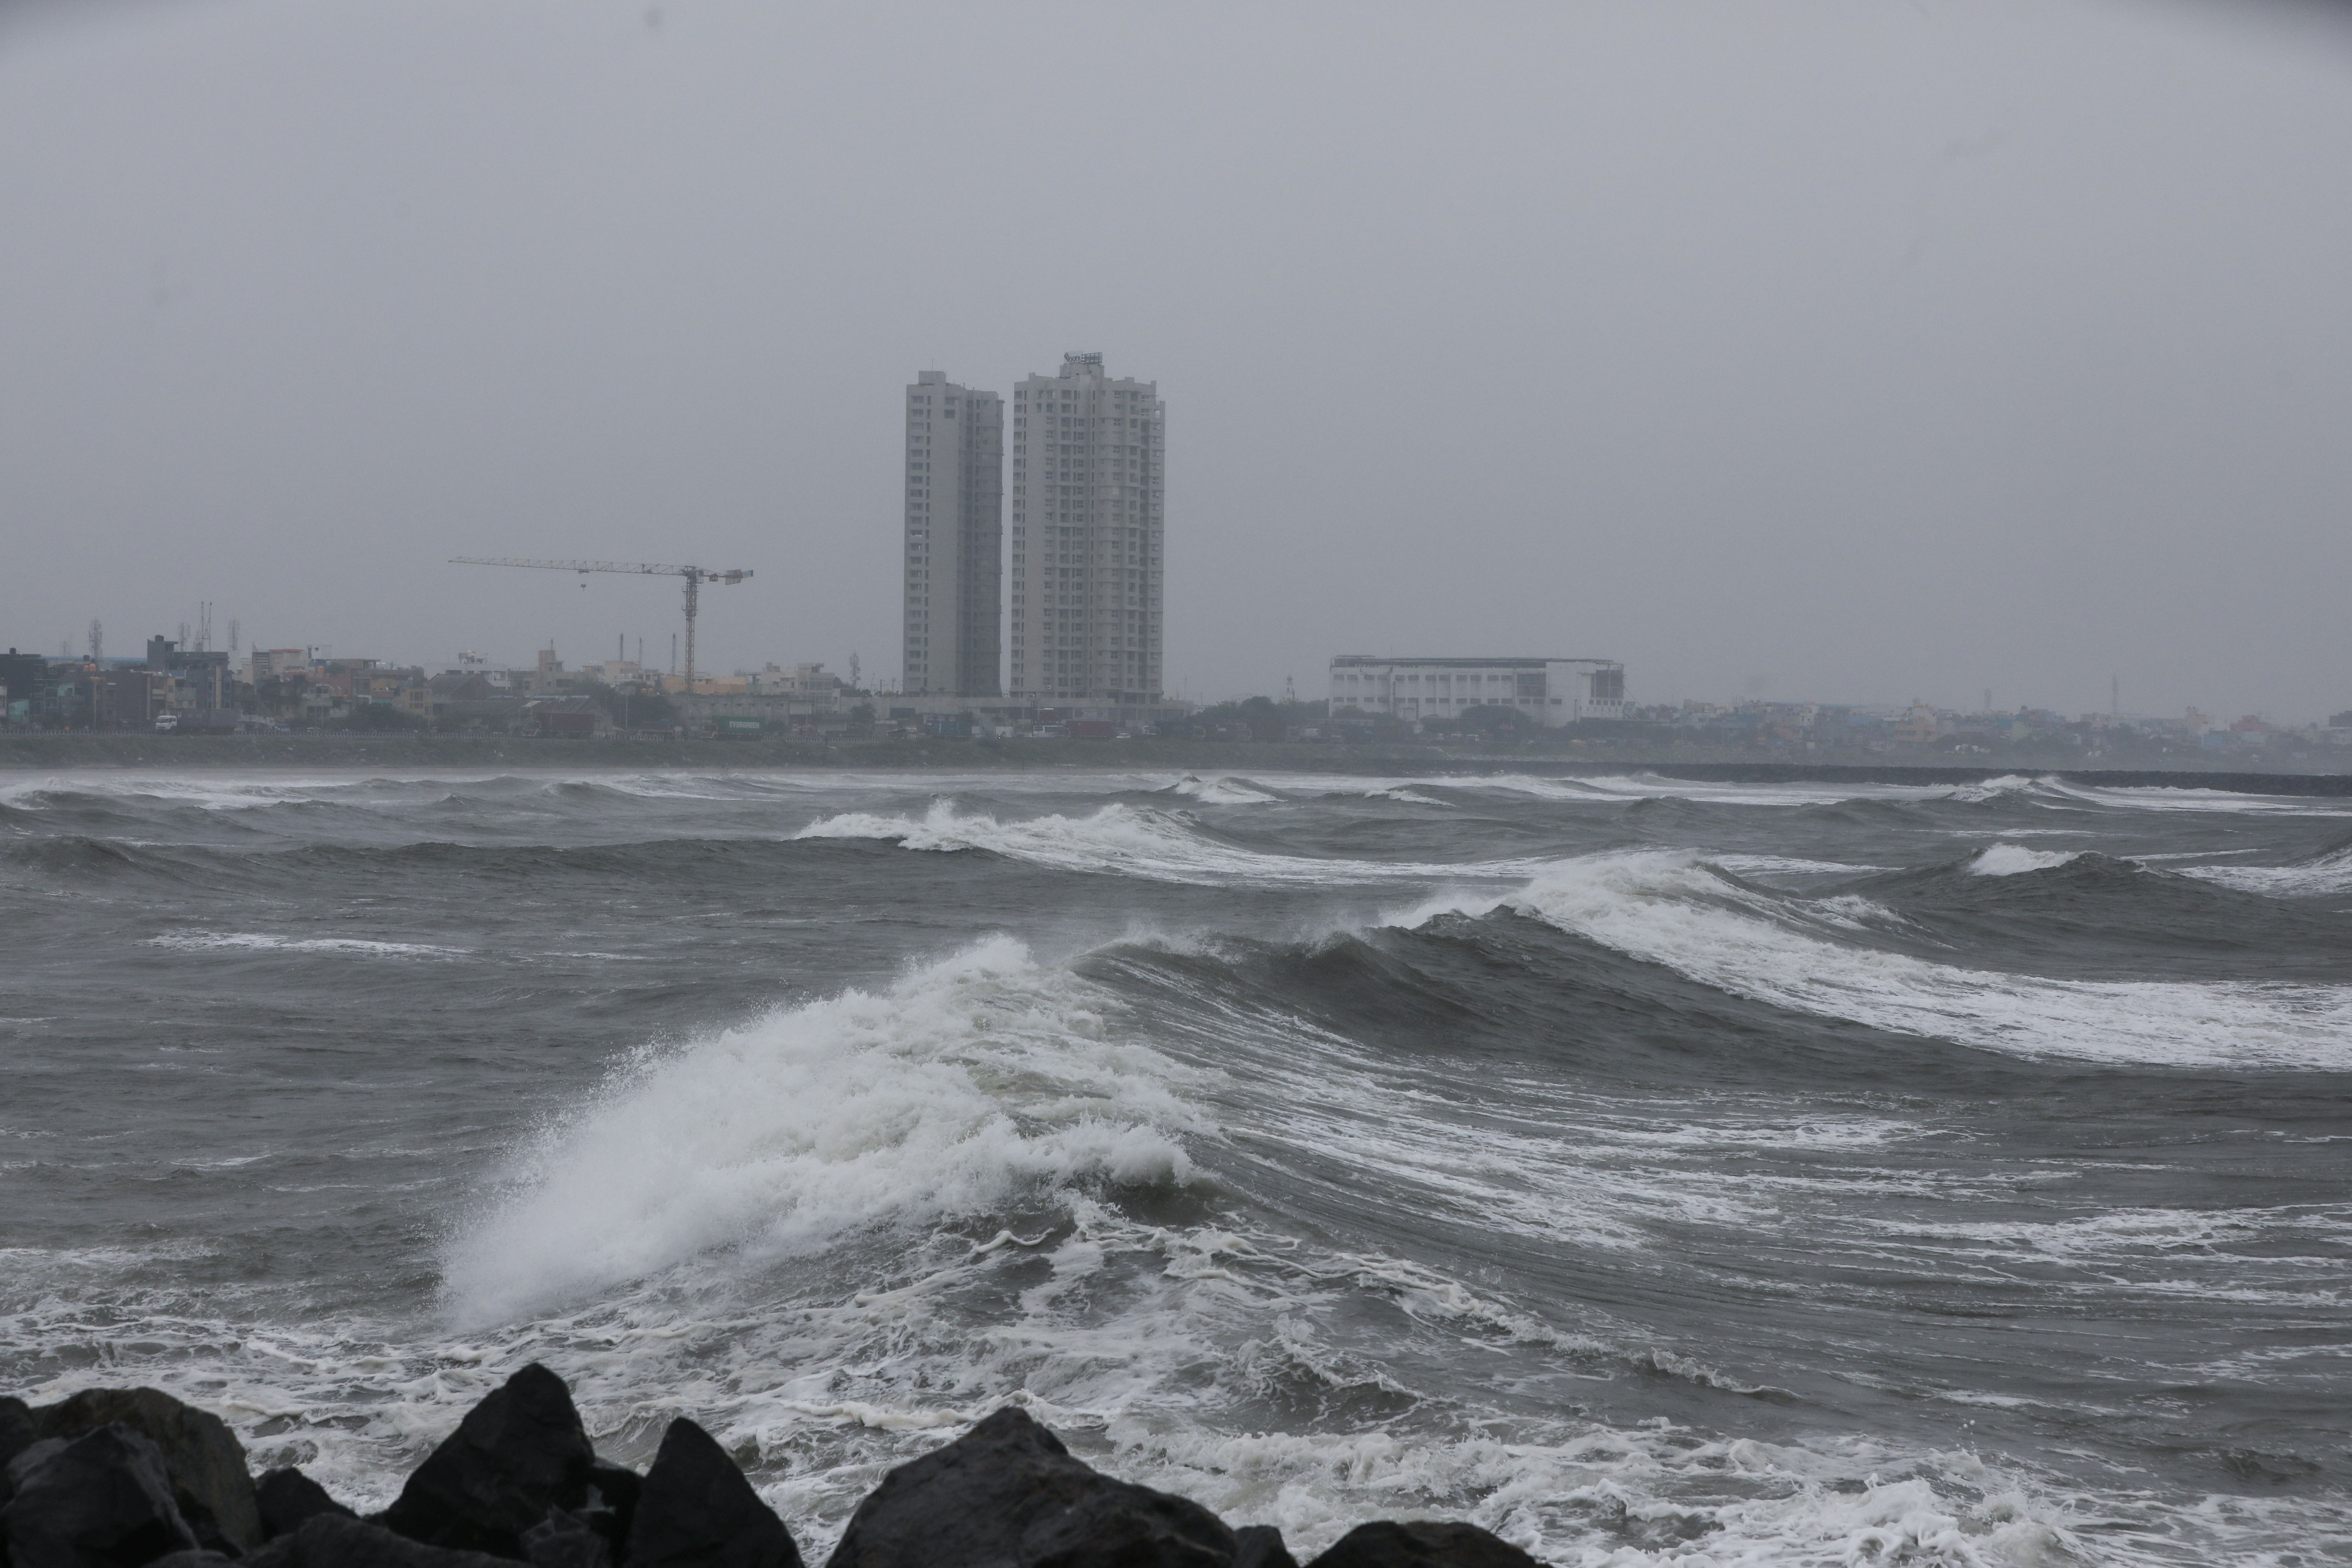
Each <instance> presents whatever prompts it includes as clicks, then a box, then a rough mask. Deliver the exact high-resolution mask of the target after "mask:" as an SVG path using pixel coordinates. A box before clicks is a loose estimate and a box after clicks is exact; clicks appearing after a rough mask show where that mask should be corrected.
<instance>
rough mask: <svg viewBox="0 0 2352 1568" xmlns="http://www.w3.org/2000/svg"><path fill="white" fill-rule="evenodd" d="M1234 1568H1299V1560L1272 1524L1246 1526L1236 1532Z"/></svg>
mask: <svg viewBox="0 0 2352 1568" xmlns="http://www.w3.org/2000/svg"><path fill="white" fill-rule="evenodd" d="M1233 1568H1298V1559H1297V1558H1296V1557H1293V1556H1292V1555H1291V1554H1290V1548H1289V1547H1287V1546H1285V1545H1284V1544H1283V1543H1282V1531H1278V1530H1276V1529H1275V1527H1274V1526H1272V1525H1270V1524H1245V1525H1244V1526H1242V1527H1241V1528H1240V1529H1239V1530H1237V1531H1234V1562H1233Z"/></svg>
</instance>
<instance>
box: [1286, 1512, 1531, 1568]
mask: <svg viewBox="0 0 2352 1568" xmlns="http://www.w3.org/2000/svg"><path fill="white" fill-rule="evenodd" d="M1307 1568H1538V1563H1536V1560H1535V1559H1534V1558H1532V1557H1530V1556H1528V1554H1527V1553H1526V1552H1522V1551H1520V1550H1519V1549H1518V1548H1517V1547H1516V1546H1514V1545H1512V1544H1511V1543H1510V1542H1507V1541H1505V1540H1504V1539H1503V1538H1502V1537H1501V1536H1498V1535H1490V1534H1488V1533H1487V1532H1486V1531H1483V1530H1481V1529H1479V1528H1478V1527H1477V1526H1476V1525H1475V1524H1454V1523H1440V1522H1438V1521H1435V1520H1415V1521H1412V1522H1411V1523H1409V1524H1399V1523H1397V1522H1396V1521H1393V1520H1385V1519H1384V1520H1381V1521H1380V1522H1379V1523H1377V1524H1360V1525H1358V1526H1356V1528H1355V1529H1353V1530H1351V1531H1348V1533H1347V1534H1345V1535H1343V1536H1341V1537H1339V1540H1338V1541H1337V1542H1334V1543H1333V1544H1332V1547H1331V1550H1329V1551H1328V1552H1325V1553H1323V1555H1322V1556H1320V1557H1318V1558H1317V1559H1315V1561H1314V1562H1312V1563H1308V1564H1307Z"/></svg>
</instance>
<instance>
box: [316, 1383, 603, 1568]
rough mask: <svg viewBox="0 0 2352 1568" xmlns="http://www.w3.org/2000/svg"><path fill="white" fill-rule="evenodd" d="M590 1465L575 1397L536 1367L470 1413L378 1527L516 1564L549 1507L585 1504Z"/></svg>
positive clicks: (591, 1459) (591, 1457) (420, 1469)
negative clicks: (525, 1541)
mask: <svg viewBox="0 0 2352 1568" xmlns="http://www.w3.org/2000/svg"><path fill="white" fill-rule="evenodd" d="M594 1464H595V1455H594V1453H593V1451H592V1450H591V1449H590V1447H589V1446H588V1433H587V1430H586V1428H584V1427H583V1426H581V1425H580V1413H579V1412H578V1411H576V1410H574V1409H573V1408H572V1394H571V1391H570V1390H568V1389H566V1388H565V1387H564V1386H563V1380H562V1378H560V1377H558V1376H556V1375H555V1374H554V1373H551V1372H550V1371H548V1370H547V1369H546V1368H545V1367H543V1366H541V1365H540V1364H539V1363H537V1362H533V1363H531V1364H530V1365H529V1366H527V1367H525V1368H523V1369H522V1370H521V1371H520V1372H519V1373H515V1374H514V1375H513V1376H512V1377H510V1378H509V1379H507V1381H506V1383H505V1384H503V1385H502V1386H501V1387H499V1389H497V1390H496V1391H495V1392H493V1393H492V1394H490V1395H489V1397H488V1398H486V1399H484V1400H483V1401H482V1402H481V1403H480V1404H479V1405H475V1406H474V1408H473V1409H471V1410H469V1411H467V1413H466V1418H465V1419H464V1420H463V1421H461V1422H459V1423H458V1424H457V1431H456V1432H454V1433H452V1434H451V1435H450V1436H449V1437H448V1438H447V1440H446V1441H445V1442H444V1443H442V1445H441V1446H440V1447H437V1448H436V1449H434V1450H433V1452H432V1453H431V1454H430V1455H428V1456H427V1457H426V1458H425V1463H423V1464H422V1465H419V1466H418V1467H417V1468H416V1473H415V1475H412V1476H410V1477H409V1478H408V1485H407V1486H405V1487H404V1488H403V1489H401V1493H400V1497H399V1499H398V1500H396V1501H394V1503H393V1505H392V1507H390V1508H389V1509H387V1510H384V1512H383V1525H384V1527H385V1528H386V1529H388V1530H392V1531H397V1532H398V1533H400V1534H402V1535H404V1536H407V1537H408V1538H409V1539H410V1540H412V1541H421V1542H425V1543H426V1544H427V1545H431V1546H447V1547H454V1548H458V1549H461V1550H465V1551H471V1552H490V1553H492V1554H494V1555H496V1556H499V1557H511V1558H520V1557H521V1556H522V1554H523V1552H522V1535H523V1531H527V1530H529V1529H530V1527H531V1526H532V1525H534V1524H537V1523H538V1522H539V1521H541V1520H542V1519H544V1518H546V1517H547V1510H549V1509H551V1508H562V1509H571V1510H577V1509H579V1508H580V1507H581V1506H582V1505H583V1504H584V1503H585V1502H586V1501H587V1497H588V1485H589V1479H590V1471H591V1469H592V1468H593V1465H594ZM303 1528H304V1529H305V1530H306V1531H307V1530H308V1529H310V1525H308V1524H306V1525H304V1526H303Z"/></svg>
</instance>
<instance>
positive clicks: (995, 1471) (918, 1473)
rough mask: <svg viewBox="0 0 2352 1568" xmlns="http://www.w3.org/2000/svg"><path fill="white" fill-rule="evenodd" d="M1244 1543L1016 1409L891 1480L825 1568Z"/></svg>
mask: <svg viewBox="0 0 2352 1568" xmlns="http://www.w3.org/2000/svg"><path fill="white" fill-rule="evenodd" d="M1238 1544H1239V1543H1238V1542H1236V1541H1235V1539H1234V1532H1233V1531H1231V1530H1229V1529H1227V1528H1226V1527H1225V1524H1224V1522H1223V1521H1222V1520H1220V1519H1218V1518H1217V1516H1216V1515H1214V1514H1213V1513H1211V1512H1210V1511H1209V1510H1207V1509H1204V1508H1202V1506H1201V1505H1200V1504H1198V1503H1195V1502H1191V1501H1188V1500H1185V1499H1183V1498H1180V1497H1171V1496H1169V1495H1168V1494H1167V1493H1165V1492H1156V1491H1153V1490H1152V1489H1150V1488H1149V1487H1139V1486H1136V1485H1133V1484H1132V1483H1130V1482H1127V1481H1117V1480H1113V1479H1110V1478H1109V1477H1108V1476H1105V1475H1102V1474H1099V1473H1097V1471H1096V1470H1095V1469H1094V1468H1092V1467H1090V1466H1088V1465H1087V1464H1086V1463H1085V1462H1084V1461H1082V1460H1079V1459H1076V1458H1071V1456H1070V1451H1069V1450H1068V1449H1067V1448H1065V1447H1063V1446H1062V1442H1061V1439H1060V1438H1058V1437H1056V1436H1054V1434H1053V1433H1051V1432H1049V1431H1047V1430H1046V1429H1045V1427H1043V1426H1039V1425H1038V1424H1037V1423H1036V1422H1034V1421H1033V1420H1031V1419H1030V1418H1029V1416H1028V1415H1027V1414H1026V1413H1024V1412H1023V1411H1021V1410H1018V1409H1014V1408H1013V1407H1011V1406H1007V1407H1006V1408H1005V1409H1003V1410H1000V1411H998V1412H997V1413H996V1414H995V1415H991V1416H990V1417H988V1419H986V1420H985V1421H982V1422H981V1423H980V1424H979V1425H978V1426H974V1427H972V1429H971V1431H969V1432H967V1433H965V1434H964V1435H963V1436H961V1437H959V1438H957V1439H956V1440H955V1441H954V1442H952V1443H950V1444H948V1445H947V1446H946V1447H941V1448H937V1449H934V1450H933V1451H931V1452H930V1453H929V1454H926V1455H924V1456H923V1457H922V1458H919V1459H916V1460H912V1461H910V1462H909V1463H907V1464H904V1465H901V1466H899V1467H898V1468H897V1469H895V1470H892V1471H891V1472H890V1473H889V1474H888V1475H887V1476H885V1477H883V1478H882V1484H881V1485H880V1486H878V1487H877V1488H875V1489H874V1491H873V1493H872V1495H870V1496H868V1497H867V1498H866V1500H865V1501H864V1502H862V1503H860V1504H858V1506H857V1511H856V1513H855V1514H853V1515H852V1516H851V1517H850V1521H849V1528H848V1529H847V1530H846V1531H844V1532H843V1533H842V1537H841V1544H840V1545H839V1546H837V1547H835V1549H834V1553H833V1556H832V1558H831V1559H830V1560H829V1562H828V1563H827V1565H826V1568H932V1565H934V1564H946V1563H971V1564H982V1563H985V1564H987V1565H988V1568H1229V1565H1230V1564H1231V1563H1232V1562H1233V1559H1234V1549H1235V1547H1236V1546H1237V1545H1238ZM632 1568H635V1565H634V1564H632Z"/></svg>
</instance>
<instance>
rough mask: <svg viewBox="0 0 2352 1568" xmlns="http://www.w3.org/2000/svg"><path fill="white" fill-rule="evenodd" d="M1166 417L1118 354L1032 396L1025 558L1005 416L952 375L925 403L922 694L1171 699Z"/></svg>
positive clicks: (1069, 364)
mask: <svg viewBox="0 0 2352 1568" xmlns="http://www.w3.org/2000/svg"><path fill="white" fill-rule="evenodd" d="M1166 418H1167V411H1166V409H1165V408H1164V407H1163V406H1162V405H1161V404H1160V394H1159V388H1158V386H1157V385H1156V384H1153V383H1151V382H1145V381H1134V380H1128V379H1122V380H1117V381H1114V380H1112V379H1111V378H1110V377H1108V375H1106V374H1104V373H1103V363H1102V355H1100V354H1065V355H1063V356H1062V370H1061V374H1059V375H1051V376H1047V375H1033V376H1031V377H1029V378H1028V379H1027V380H1026V381H1024V382H1022V383H1021V384H1020V385H1019V386H1017V387H1016V388H1014V389H1013V519H1012V524H1011V527H1012V536H1011V538H1010V540H1009V543H1010V545H1011V553H1012V565H1011V577H1012V587H1011V591H1010V593H1009V595H1008V594H1004V593H1003V592H1002V591H1001V584H1002V579H1003V574H1004V565H1003V554H1004V549H1003V546H1004V545H1005V544H1006V543H1007V542H1008V541H1007V540H1006V539H1005V538H1004V527H1005V524H1004V522H1003V462H1004V410H1003V402H1002V400H1001V399H999V398H998V397H997V395H995V394H994V393H989V392H973V391H971V390H969V389H967V388H964V387H961V386H956V385H953V384H950V382H949V381H948V379H947V376H946V375H945V374H943V373H941V372H939V371H925V372H924V373H923V374H922V375H921V376H920V377H919V379H918V380H917V381H916V383H915V384H913V385H912V386H909V387H908V389H907V567H906V571H907V584H906V606H905V608H906V665H905V669H906V674H905V677H904V679H903V681H902V685H903V687H904V689H905V690H906V691H907V692H908V694H909V695H931V696H942V697H995V696H997V695H999V693H1000V691H1001V692H1002V693H1003V694H1004V695H1005V696H1007V697H1009V698H1010V699H1011V700H1013V701H1015V702H1021V703H1035V704H1046V705H1055V706H1065V705H1066V706H1080V707H1085V706H1096V707H1128V706H1134V705H1139V704H1144V703H1150V702H1156V701H1158V700H1160V693H1161V690H1162V685H1163V679H1164V677H1163V674H1162V669H1161V665H1160V647H1161V625H1160V616H1161V605H1162V602H1163V589H1162V584H1163V582H1164V580H1165V579H1164V575H1163V561H1162V557H1163V551H1162V548H1161V544H1162V540H1163V521H1164V516H1163V511H1162V504H1163V502H1162V498H1163V495H1164V489H1163V486H1164V482H1165V477H1164V461H1165V454H1164V436H1165V428H1166ZM1000 630H1002V633H1003V635H1000ZM1000 650H1002V652H1000ZM1001 658H1002V659H1003V664H1000V659H1001ZM1008 667H1009V668H1008ZM1000 669H1003V670H1004V673H1003V674H1002V675H1001V674H1000ZM1000 680H1001V681H1002V682H1003V684H1002V686H1000V684H999V683H1000Z"/></svg>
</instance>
